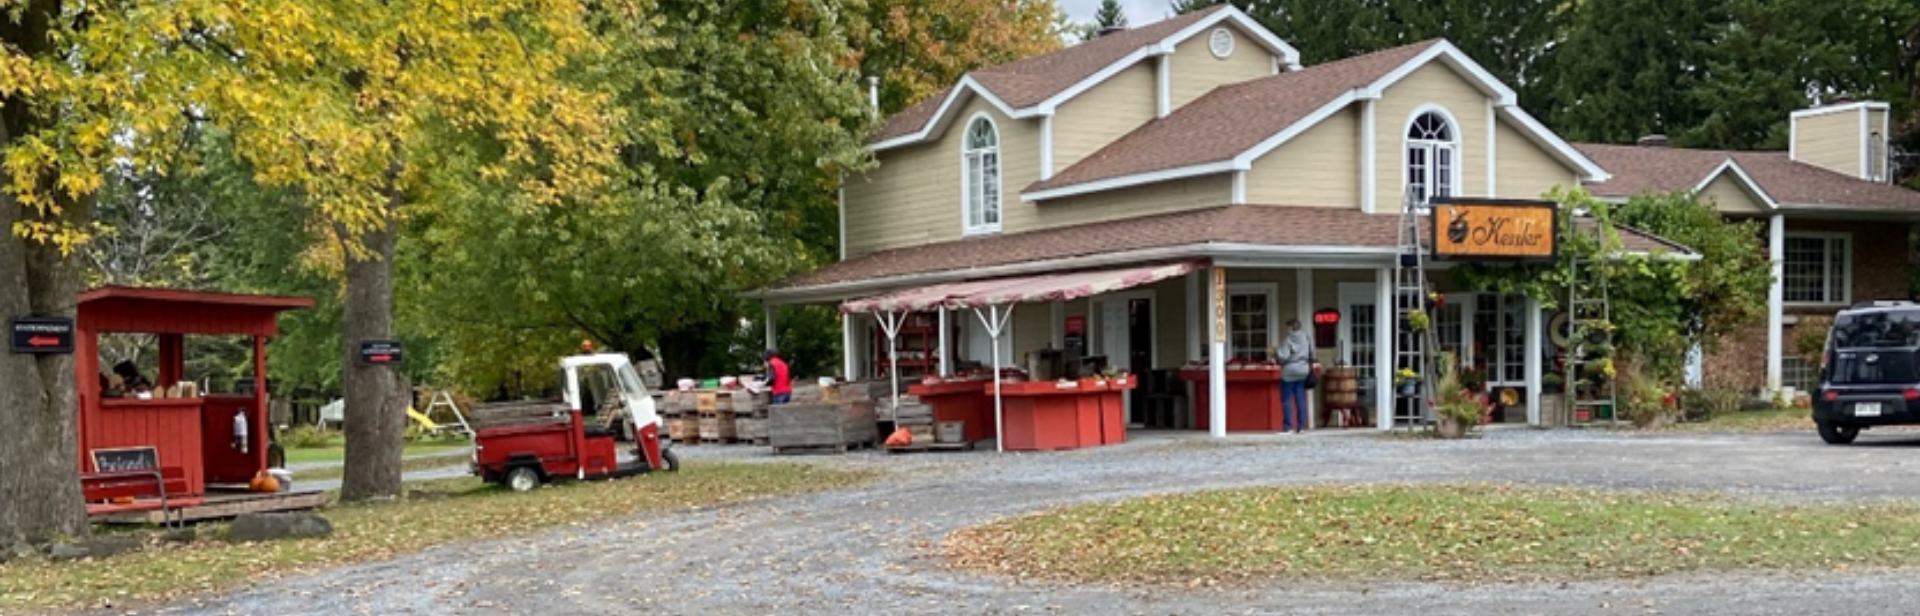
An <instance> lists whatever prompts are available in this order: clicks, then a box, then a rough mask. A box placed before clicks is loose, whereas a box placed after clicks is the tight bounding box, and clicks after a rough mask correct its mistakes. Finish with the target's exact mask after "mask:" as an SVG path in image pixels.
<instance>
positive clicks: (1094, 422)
mask: <svg viewBox="0 0 1920 616" xmlns="http://www.w3.org/2000/svg"><path fill="white" fill-rule="evenodd" d="M1135 385H1136V381H1135V380H1133V379H1109V380H1105V381H1098V382H1096V381H1037V382H1026V383H1001V384H1000V396H1001V398H1002V399H1003V404H1004V410H1003V411H1002V412H1003V413H1004V415H1005V418H1004V421H1005V424H1006V425H1005V426H1004V428H1003V429H1004V430H1005V434H1004V435H1003V436H1002V438H1001V444H1002V445H1003V446H1004V448H1005V449H1007V450H1008V451H1033V450H1051V449H1080V448H1084V447H1096V446H1100V445H1111V444H1114V443H1122V442H1125V441H1126V440H1127V423H1126V417H1125V407H1126V405H1125V393H1126V392H1127V391H1129V390H1132V389H1133V388H1134V386H1135ZM987 388H988V389H991V384H989V385H988V387H987Z"/></svg>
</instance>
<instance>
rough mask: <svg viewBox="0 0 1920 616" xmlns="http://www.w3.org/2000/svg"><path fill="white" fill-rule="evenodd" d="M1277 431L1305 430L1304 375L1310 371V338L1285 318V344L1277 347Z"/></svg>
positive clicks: (1293, 320) (1311, 366)
mask: <svg viewBox="0 0 1920 616" xmlns="http://www.w3.org/2000/svg"><path fill="white" fill-rule="evenodd" d="M1279 361H1280V431H1281V432H1282V433H1286V432H1293V433H1295V434H1298V433H1301V432H1305V431H1306V430H1307V375H1308V374H1310V373H1312V371H1313V364H1312V361H1313V338H1310V337H1308V334H1307V332H1305V331H1302V330H1301V329H1300V320H1299V319H1287V341H1286V343H1284V344H1282V345H1281V346H1280V357H1279Z"/></svg>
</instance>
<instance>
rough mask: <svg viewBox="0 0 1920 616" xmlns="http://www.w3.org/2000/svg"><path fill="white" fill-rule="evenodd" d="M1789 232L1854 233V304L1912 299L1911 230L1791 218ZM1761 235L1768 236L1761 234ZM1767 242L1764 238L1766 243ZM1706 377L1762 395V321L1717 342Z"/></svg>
mask: <svg viewBox="0 0 1920 616" xmlns="http://www.w3.org/2000/svg"><path fill="white" fill-rule="evenodd" d="M1787 231H1788V232H1789V233H1791V232H1794V231H1820V232H1834V233H1849V234H1852V236H1853V241H1852V246H1851V248H1852V251H1853V270H1852V273H1853V287H1852V294H1853V301H1855V302H1863V301H1870V300H1875V299H1913V298H1914V295H1913V293H1912V291H1911V290H1910V289H1909V288H1908V286H1909V285H1908V262H1907V258H1908V253H1909V252H1910V248H1911V246H1910V243H1911V242H1910V241H1909V227H1908V225H1906V224H1904V223H1894V222H1852V221H1833V220H1795V219H1793V218H1788V219H1787ZM1761 234H1762V236H1764V235H1765V234H1766V232H1765V231H1762V232H1761ZM1763 241H1764V239H1763ZM1840 308H1841V306H1837V305H1836V306H1794V305H1788V306H1786V307H1785V310H1784V312H1785V314H1787V315H1795V316H1810V315H1822V316H1831V315H1832V314H1834V313H1835V312H1838V311H1839V309H1840ZM1784 330H1785V331H1784V337H1783V338H1782V339H1781V340H1782V349H1781V350H1782V352H1783V353H1784V354H1785V356H1786V357H1788V358H1791V357H1793V355H1794V338H1795V335H1796V334H1797V331H1796V326H1795V325H1786V326H1785V327H1784ZM1703 364H1704V365H1703V366H1702V368H1703V379H1704V381H1705V384H1706V385H1707V386H1709V387H1733V388H1736V389H1740V390H1742V391H1758V390H1759V389H1760V388H1762V387H1764V386H1765V385H1766V381H1767V325H1766V323H1764V322H1763V323H1760V324H1757V325H1754V326H1753V327H1751V328H1748V329H1747V330H1745V331H1742V332H1740V333H1739V334H1738V335H1732V336H1727V337H1725V338H1723V339H1721V340H1719V341H1718V344H1717V345H1716V348H1714V349H1713V350H1712V351H1710V352H1708V353H1707V356H1706V357H1705V358H1704V362H1703Z"/></svg>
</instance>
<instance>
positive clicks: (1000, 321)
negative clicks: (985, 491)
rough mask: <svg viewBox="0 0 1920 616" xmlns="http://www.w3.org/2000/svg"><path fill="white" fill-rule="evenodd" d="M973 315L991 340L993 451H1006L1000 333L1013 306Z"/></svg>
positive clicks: (978, 311) (978, 310)
mask: <svg viewBox="0 0 1920 616" xmlns="http://www.w3.org/2000/svg"><path fill="white" fill-rule="evenodd" d="M973 315H974V316H977V317H980V324H981V325H985V326H986V327H987V335H988V336H991V337H992V338H993V450H994V451H996V452H1005V451H1006V450H1007V434H1006V432H1005V430H1006V422H1005V417H1006V415H1005V412H1004V409H1003V408H1002V406H1001V398H1000V332H1002V331H1005V330H1006V328H1007V322H1008V321H1010V320H1012V319H1013V306H1011V305H1009V306H1007V311H1006V313H1004V314H1002V313H1001V312H1000V304H993V305H990V306H987V312H980V308H978V307H975V308H974V309H973Z"/></svg>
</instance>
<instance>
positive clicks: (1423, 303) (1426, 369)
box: [1384, 186, 1439, 428]
mask: <svg viewBox="0 0 1920 616" xmlns="http://www.w3.org/2000/svg"><path fill="white" fill-rule="evenodd" d="M1402 194H1404V195H1406V199H1405V203H1404V204H1403V205H1402V207H1401V211H1400V242H1399V246H1400V252H1399V255H1398V256H1397V261H1396V264H1395V265H1396V266H1397V267H1396V268H1395V271H1394V283H1393V320H1392V321H1390V322H1388V323H1386V324H1384V325H1385V326H1386V327H1392V328H1393V331H1394V344H1393V370H1394V372H1395V373H1398V372H1399V371H1400V369H1402V368H1412V369H1413V371H1414V374H1417V375H1419V377H1418V381H1417V382H1418V385H1417V386H1416V391H1415V393H1414V395H1413V396H1411V397H1407V396H1401V395H1400V389H1399V387H1398V386H1396V385H1393V383H1392V381H1388V383H1387V384H1386V385H1387V386H1389V387H1393V390H1392V391H1393V392H1394V405H1393V421H1394V424H1395V427H1399V426H1401V425H1404V426H1406V427H1408V428H1412V427H1415V426H1420V425H1425V424H1429V423H1432V421H1433V404H1432V400H1433V387H1434V384H1435V383H1437V382H1438V380H1437V379H1436V376H1437V375H1435V374H1434V368H1435V367H1436V366H1435V365H1434V361H1433V350H1434V349H1435V348H1438V347H1439V345H1438V338H1437V337H1436V335H1435V334H1434V331H1435V330H1436V329H1438V328H1439V323H1438V322H1437V321H1436V319H1435V317H1436V315H1434V314H1433V313H1432V312H1431V311H1428V310H1427V293H1428V288H1427V267H1426V264H1427V261H1426V260H1427V238H1426V237H1425V235H1424V234H1423V232H1422V230H1421V228H1420V227H1421V224H1422V223H1423V222H1424V221H1425V220H1426V217H1427V216H1428V214H1427V213H1423V212H1422V211H1421V210H1422V209H1425V207H1426V205H1427V204H1426V203H1425V202H1424V201H1422V200H1421V199H1419V198H1418V197H1417V196H1416V194H1415V192H1414V189H1413V187H1412V186H1408V187H1407V188H1406V190H1405V191H1404V192H1403V193H1402ZM1416 311H1419V312H1425V313H1426V314H1427V327H1426V328H1425V329H1423V330H1420V331H1413V330H1412V328H1410V327H1407V326H1406V325H1405V321H1406V319H1407V317H1408V315H1411V314H1412V313H1414V312H1416Z"/></svg>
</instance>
